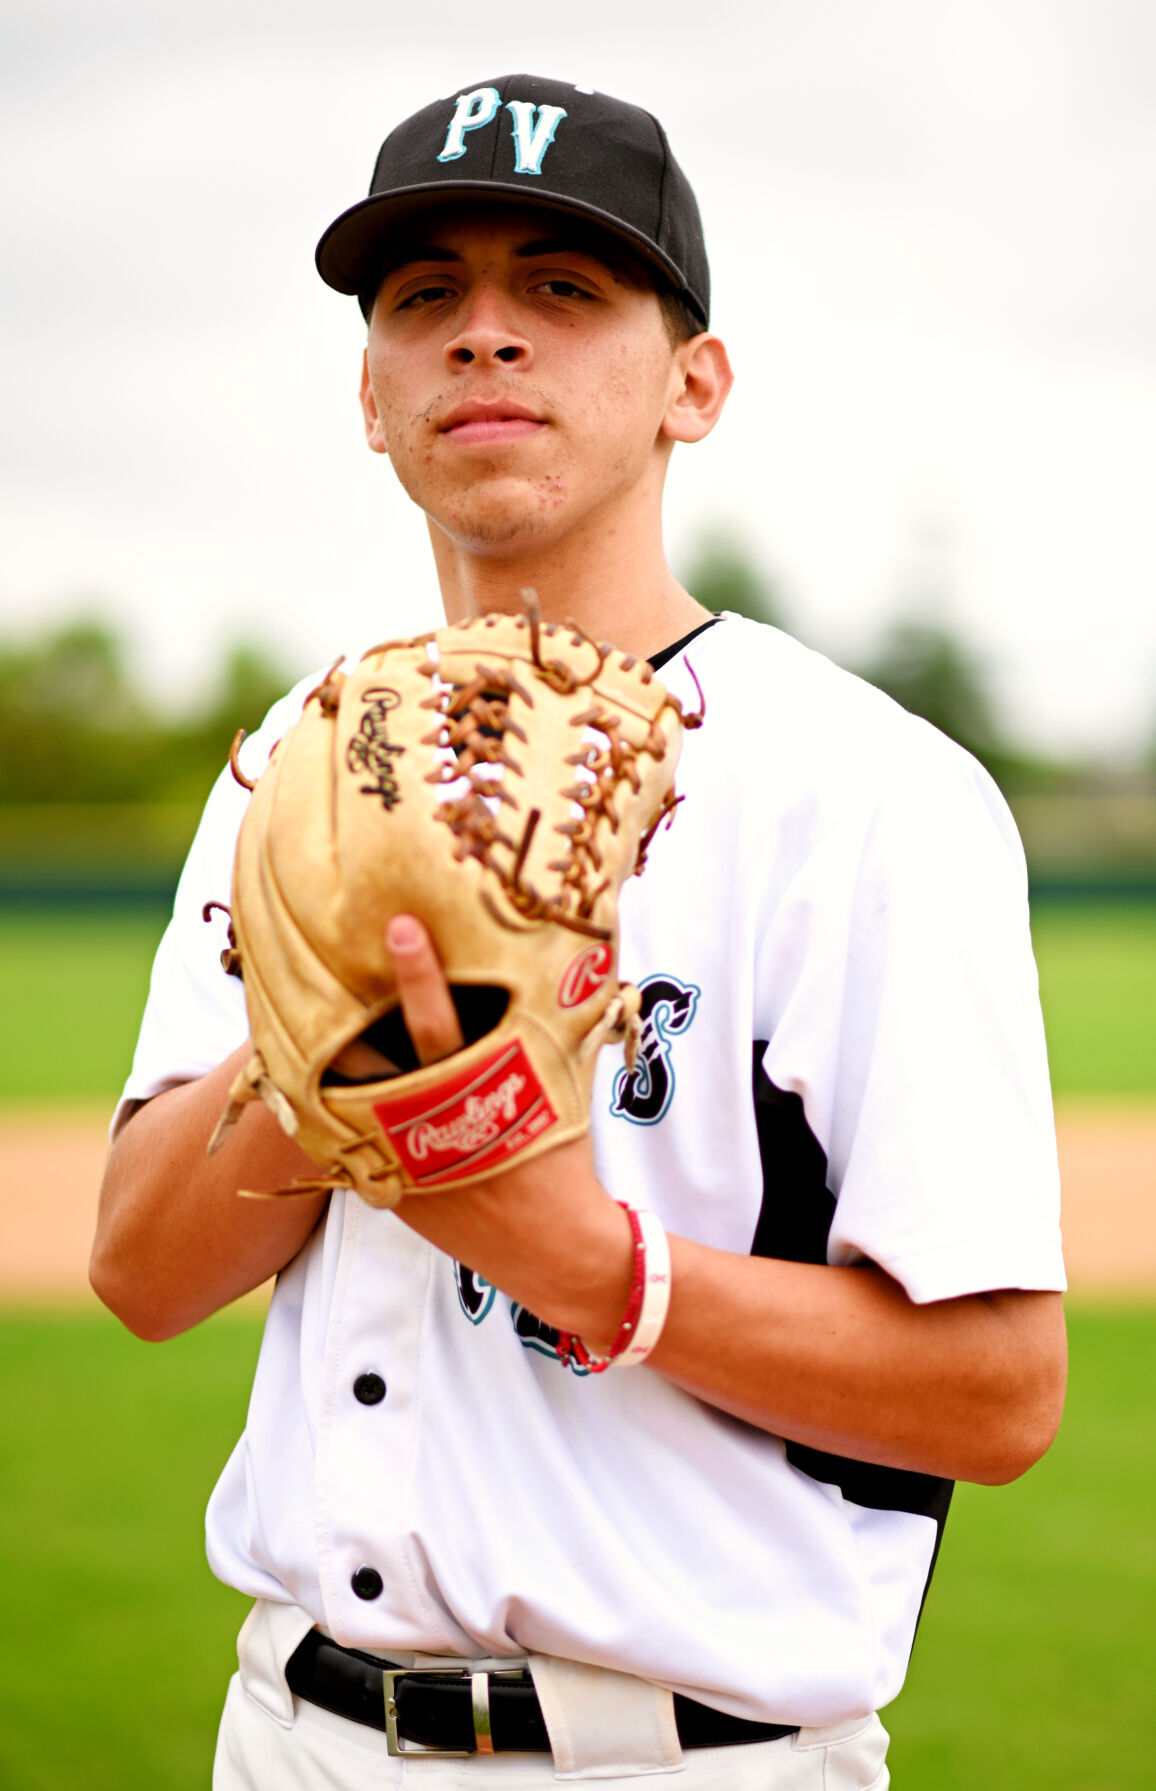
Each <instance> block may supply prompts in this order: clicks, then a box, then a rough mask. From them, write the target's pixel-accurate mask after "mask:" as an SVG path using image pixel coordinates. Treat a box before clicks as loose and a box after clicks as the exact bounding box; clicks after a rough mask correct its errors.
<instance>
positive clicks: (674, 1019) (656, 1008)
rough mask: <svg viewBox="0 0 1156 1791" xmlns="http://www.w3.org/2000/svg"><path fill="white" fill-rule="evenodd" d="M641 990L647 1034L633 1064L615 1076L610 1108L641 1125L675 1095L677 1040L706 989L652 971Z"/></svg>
mask: <svg viewBox="0 0 1156 1791" xmlns="http://www.w3.org/2000/svg"><path fill="white" fill-rule="evenodd" d="M639 989H640V993H641V995H642V1009H641V1012H640V1015H639V1018H640V1019H641V1021H642V1038H641V1040H640V1042H639V1046H638V1056H637V1058H636V1060H635V1064H634V1068H633V1069H632V1070H619V1072H618V1075H617V1076H616V1077H615V1079H614V1097H613V1099H612V1100H611V1103H610V1111H611V1113H613V1114H614V1115H615V1116H616V1117H618V1118H620V1119H628V1120H630V1121H631V1123H632V1124H633V1125H636V1126H656V1125H657V1124H658V1122H659V1120H660V1119H662V1117H663V1116H664V1114H665V1113H666V1111H667V1109H668V1108H669V1106H670V1103H671V1101H672V1100H673V1099H674V1065H673V1063H672V1061H671V1057H672V1049H673V1042H674V1040H675V1038H676V1037H677V1036H678V1034H679V1033H682V1032H685V1031H686V1029H687V1027H688V1026H689V1025H690V1023H691V1021H692V1020H693V1019H694V1016H695V1011H696V1009H697V1007H698V998H699V995H700V994H701V993H702V991H701V990H700V989H696V988H695V986H694V984H693V983H680V982H679V980H678V978H677V977H675V976H648V977H647V978H646V981H645V982H644V983H641V984H640V985H639Z"/></svg>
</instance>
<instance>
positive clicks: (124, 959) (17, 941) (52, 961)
mask: <svg viewBox="0 0 1156 1791" xmlns="http://www.w3.org/2000/svg"><path fill="white" fill-rule="evenodd" d="M166 919H167V915H165V914H164V913H163V912H161V911H160V910H159V909H153V908H140V909H133V908H126V909H108V910H102V909H97V910H95V911H93V910H88V909H84V908H79V907H78V908H61V909H58V910H55V911H53V910H51V909H49V910H47V911H46V912H44V913H42V914H35V913H30V912H28V911H27V910H25V909H17V908H8V909H0V987H2V988H3V990H4V1009H5V1013H6V1014H7V1015H8V1016H9V1017H10V1023H9V1024H8V1025H7V1026H5V1027H3V1028H0V1100H4V1101H8V1102H10V1103H12V1102H21V1101H35V1100H59V1101H93V1102H105V1103H108V1104H109V1105H111V1103H112V1101H113V1100H115V1098H116V1096H117V1095H118V1094H119V1093H120V1090H121V1087H122V1086H123V1083H124V1079H125V1077H126V1076H127V1074H128V1070H129V1065H130V1064H131V1062H132V1052H133V1045H134V1044H135V1042H136V1034H137V1027H138V1026H139V1024H140V1016H141V1009H142V1008H143V1006H144V1003H145V997H146V995H147V994H148V986H149V968H150V966H151V964H152V959H153V953H154V952H155V951H156V947H157V941H158V940H159V938H160V936H161V933H162V932H163V930H164V926H165V921H166ZM13 1022H14V1023H13Z"/></svg>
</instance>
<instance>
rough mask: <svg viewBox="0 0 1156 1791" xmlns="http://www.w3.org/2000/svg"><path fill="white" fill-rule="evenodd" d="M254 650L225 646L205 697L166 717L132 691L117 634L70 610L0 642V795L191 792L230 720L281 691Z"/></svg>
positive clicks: (254, 716)
mask: <svg viewBox="0 0 1156 1791" xmlns="http://www.w3.org/2000/svg"><path fill="white" fill-rule="evenodd" d="M289 681H290V680H289V679H288V677H287V675H286V673H285V671H284V670H283V668H282V667H280V666H279V665H277V664H275V663H274V661H273V660H271V659H270V658H269V657H267V656H266V654H265V653H264V651H263V649H261V648H258V647H254V646H251V645H246V644H244V643H239V644H237V645H234V646H233V647H232V648H231V649H230V650H229V651H228V653H227V656H226V658H225V660H224V663H223V665H222V668H221V670H220V672H219V674H218V676H217V678H216V680H215V682H214V685H213V688H212V690H211V692H210V695H209V697H208V699H207V701H206V702H205V703H204V704H203V705H202V706H201V707H200V708H199V709H198V710H197V711H195V712H194V713H193V714H192V715H187V716H181V717H179V718H177V719H176V720H175V721H174V720H171V719H169V718H168V717H167V716H166V717H163V718H162V717H161V716H160V715H159V714H157V713H156V711H155V710H154V709H153V708H152V707H151V706H150V705H149V704H148V703H147V702H146V701H145V700H144V698H143V697H142V695H141V694H140V692H139V690H138V689H137V688H136V687H135V685H134V683H133V681H132V679H131V677H130V675H129V671H128V669H127V666H126V657H125V651H124V646H123V642H122V641H121V639H120V637H119V636H118V635H117V633H116V631H115V630H114V629H113V628H111V627H110V626H109V624H108V623H107V622H104V621H102V620H99V619H95V618H91V617H81V618H78V619H75V620H72V621H69V622H66V623H64V624H62V625H60V626H57V627H55V628H53V629H50V630H48V631H47V632H46V633H45V634H43V635H41V636H39V637H37V638H35V639H33V640H31V641H22V642H3V641H0V802H10V803H11V802H17V803H44V802H74V803H91V802H143V801H167V800H170V799H192V798H195V797H200V796H203V795H204V793H205V792H206V790H207V789H208V786H209V784H210V783H211V781H212V779H213V778H214V777H215V776H216V774H217V772H218V771H219V770H220V768H221V765H222V763H223V762H224V759H225V758H226V756H227V755H228V751H229V744H230V742H231V740H232V738H233V735H234V734H235V733H236V731H237V729H238V728H239V727H249V728H251V727H254V726H256V724H257V723H258V722H259V721H260V720H261V717H262V716H263V714H264V713H265V710H266V709H267V708H268V707H269V704H270V703H271V702H272V701H273V700H274V699H275V698H276V697H278V696H279V695H281V693H282V692H283V691H284V690H285V688H286V687H287V684H288V683H289Z"/></svg>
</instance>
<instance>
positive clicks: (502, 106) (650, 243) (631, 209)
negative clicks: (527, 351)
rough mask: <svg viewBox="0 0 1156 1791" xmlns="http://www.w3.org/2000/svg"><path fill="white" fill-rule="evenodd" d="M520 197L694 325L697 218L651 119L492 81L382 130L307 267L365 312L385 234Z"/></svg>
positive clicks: (540, 85) (543, 86) (703, 286)
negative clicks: (648, 281) (628, 254)
mask: <svg viewBox="0 0 1156 1791" xmlns="http://www.w3.org/2000/svg"><path fill="white" fill-rule="evenodd" d="M477 198H481V199H495V200H498V199H506V200H514V201H519V202H526V201H531V202H532V203H533V204H535V205H541V206H544V207H546V208H548V209H550V210H553V211H564V212H570V213H573V214H574V215H576V216H577V217H580V218H587V219H589V221H590V222H591V223H592V224H596V225H599V226H600V227H601V228H603V229H604V230H608V231H609V232H610V233H611V234H612V235H614V236H616V237H618V238H619V239H620V240H621V241H622V242H624V243H625V244H626V245H627V246H628V247H629V248H631V249H632V250H633V251H634V252H635V254H636V255H638V256H639V258H640V259H641V260H643V261H644V262H646V263H647V264H648V265H649V266H650V267H651V268H652V269H653V270H654V271H655V273H656V275H657V276H658V277H659V283H660V284H662V285H666V286H669V287H671V288H672V289H673V290H674V291H675V292H677V293H679V294H680V295H681V297H682V298H683V299H684V300H685V301H686V303H687V304H688V305H689V307H690V308H691V310H692V311H693V312H694V313H695V315H696V316H697V317H698V318H700V319H701V322H702V325H703V328H704V329H705V328H706V326H707V323H708V322H709V318H710V269H709V267H708V265H707V258H706V244H705V243H704V241H703V235H702V220H701V219H700V217H699V213H698V206H697V204H696V202H695V197H694V194H693V192H692V191H691V188H690V183H689V181H688V180H687V178H686V176H685V174H684V173H683V172H682V169H681V168H680V167H679V165H678V163H677V162H676V161H675V159H674V157H673V155H672V154H671V152H670V145H669V144H668V143H667V140H666V133H665V131H664V130H663V128H662V126H661V124H659V122H658V120H657V118H655V117H653V116H652V115H651V113H649V112H645V111H643V109H642V108H641V106H631V105H628V104H627V103H626V101H625V100H619V99H612V98H611V97H610V95H609V94H605V93H594V92H591V91H590V90H588V89H587V88H583V87H573V86H571V85H570V83H569V82H567V81H547V80H543V79H542V78H541V77H540V76H538V75H502V76H500V77H499V78H498V79H497V80H494V81H483V82H480V83H479V85H478V86H477V87H471V88H465V89H463V91H462V92H461V93H458V94H454V95H452V96H451V97H448V98H446V99H440V100H435V101H434V103H433V104H432V105H430V106H425V107H423V108H422V110H421V111H420V112H415V113H414V114H413V117H412V118H407V119H406V120H405V121H404V123H402V124H399V125H398V126H397V128H396V129H395V130H393V131H391V132H390V134H389V136H388V137H387V138H386V139H385V142H384V143H383V144H382V146H381V150H380V153H379V154H378V158H377V165H376V167H375V168H374V170H373V179H372V181H371V182H370V187H369V197H368V198H367V199H362V200H360V201H359V202H358V204H357V205H354V206H351V207H350V209H349V210H348V211H345V212H342V214H341V216H340V217H339V218H337V219H335V221H334V222H333V223H332V224H330V226H329V228H328V230H327V231H326V232H325V234H324V236H323V237H322V238H321V241H320V242H319V243H318V245H317V270H318V272H319V273H320V275H321V278H322V279H323V280H324V281H325V282H326V283H327V284H328V285H330V286H332V287H333V288H334V289H335V290H336V291H337V292H346V293H351V294H355V295H356V296H357V297H358V298H359V299H360V301H361V306H362V310H363V311H365V312H366V313H367V314H368V311H369V308H370V306H371V304H372V302H373V297H374V294H375V293H376V291H377V287H378V284H379V282H380V274H381V269H382V267H383V264H384V261H385V257H386V254H387V252H388V246H389V241H390V238H391V236H392V235H393V234H394V233H395V232H396V231H397V230H398V229H399V227H400V226H402V225H404V224H405V223H406V222H407V220H408V219H410V218H412V217H415V216H417V215H418V214H419V213H421V212H425V211H429V210H430V209H431V208H433V207H436V206H439V205H453V204H456V203H458V202H459V201H460V200H462V199H477Z"/></svg>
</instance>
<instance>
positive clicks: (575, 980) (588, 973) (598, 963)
mask: <svg viewBox="0 0 1156 1791" xmlns="http://www.w3.org/2000/svg"><path fill="white" fill-rule="evenodd" d="M613 962H614V953H613V952H612V951H611V949H610V947H609V945H607V944H606V942H605V941H604V940H603V941H600V942H599V944H597V945H588V946H587V947H586V949H585V951H580V952H579V953H578V956H577V957H576V958H571V960H570V962H569V963H568V964H567V966H566V969H565V971H564V972H563V975H562V981H561V982H560V983H559V985H558V1006H559V1007H577V1006H578V1005H579V1003H580V1002H583V1001H586V1000H587V999H588V998H589V997H590V996H591V995H593V994H594V992H595V990H596V989H600V988H601V987H602V985H603V983H604V982H605V981H606V978H607V977H608V976H609V975H610V970H611V966H612V964H613Z"/></svg>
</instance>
